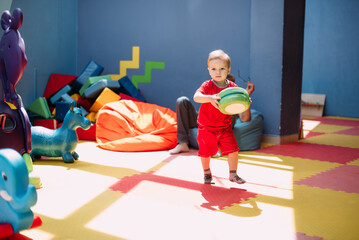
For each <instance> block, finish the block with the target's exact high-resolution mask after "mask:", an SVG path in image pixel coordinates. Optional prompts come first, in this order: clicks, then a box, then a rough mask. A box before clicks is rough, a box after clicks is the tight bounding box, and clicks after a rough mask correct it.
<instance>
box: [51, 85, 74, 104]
mask: <svg viewBox="0 0 359 240" xmlns="http://www.w3.org/2000/svg"><path fill="white" fill-rule="evenodd" d="M70 90H71V87H70V85H66V86H65V87H63V88H62V89H61V90H60V91H58V92H57V93H56V94H55V95H54V96H52V97H51V98H50V102H51V103H52V104H55V103H56V102H57V101H59V100H60V99H61V96H62V95H64V94H65V93H68V92H70Z"/></svg>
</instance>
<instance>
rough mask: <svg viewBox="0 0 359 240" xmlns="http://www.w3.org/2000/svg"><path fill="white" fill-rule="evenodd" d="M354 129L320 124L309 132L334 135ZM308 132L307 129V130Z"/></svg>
mask: <svg viewBox="0 0 359 240" xmlns="http://www.w3.org/2000/svg"><path fill="white" fill-rule="evenodd" d="M350 128H352V127H348V126H339V125H331V124H319V125H318V126H316V127H314V128H313V129H309V131H313V132H320V133H334V132H339V131H342V130H346V129H350ZM305 130H307V129H305Z"/></svg>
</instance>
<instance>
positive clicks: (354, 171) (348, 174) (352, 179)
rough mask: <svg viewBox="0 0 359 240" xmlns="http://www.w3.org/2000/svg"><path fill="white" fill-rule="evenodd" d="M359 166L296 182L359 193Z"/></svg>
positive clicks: (323, 173)
mask: <svg viewBox="0 0 359 240" xmlns="http://www.w3.org/2000/svg"><path fill="white" fill-rule="evenodd" d="M358 179H359V166H355V165H343V166H339V167H336V168H333V169H330V170H328V171H325V172H322V173H319V174H316V175H314V176H311V177H309V178H305V179H302V180H299V181H296V182H295V184H298V185H307V186H311V187H319V188H323V189H332V190H335V191H344V192H347V193H359V181H358Z"/></svg>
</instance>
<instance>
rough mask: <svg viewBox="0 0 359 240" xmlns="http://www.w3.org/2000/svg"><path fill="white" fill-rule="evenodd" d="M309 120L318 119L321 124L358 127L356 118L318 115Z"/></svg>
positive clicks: (358, 122) (358, 123)
mask: <svg viewBox="0 0 359 240" xmlns="http://www.w3.org/2000/svg"><path fill="white" fill-rule="evenodd" d="M311 120H315V121H320V123H322V124H331V125H340V126H352V127H359V121H358V120H350V119H338V118H325V117H319V118H315V119H311Z"/></svg>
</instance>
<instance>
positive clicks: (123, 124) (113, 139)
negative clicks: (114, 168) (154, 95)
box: [96, 100, 177, 152]
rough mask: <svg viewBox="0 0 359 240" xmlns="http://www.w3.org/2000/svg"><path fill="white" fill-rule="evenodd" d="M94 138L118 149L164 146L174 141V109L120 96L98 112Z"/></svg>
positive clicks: (137, 149) (135, 149) (102, 144)
mask: <svg viewBox="0 0 359 240" xmlns="http://www.w3.org/2000/svg"><path fill="white" fill-rule="evenodd" d="M96 141H97V143H98V146H99V147H100V148H103V149H107V150H112V151H120V152H142V151H158V150H167V149H171V148H173V147H175V146H176V144H177V121H176V113H175V112H174V111H172V110H171V109H169V108H165V107H161V106H158V105H155V104H151V103H145V102H139V101H131V100H120V101H116V102H111V103H107V104H106V105H104V106H103V107H102V108H101V109H100V110H99V112H98V116H97V121H96Z"/></svg>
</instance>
